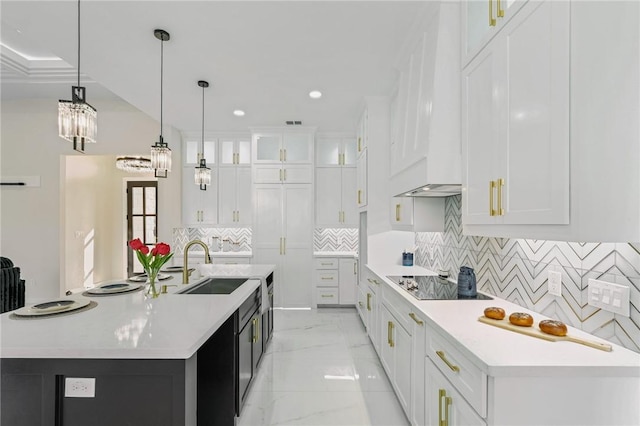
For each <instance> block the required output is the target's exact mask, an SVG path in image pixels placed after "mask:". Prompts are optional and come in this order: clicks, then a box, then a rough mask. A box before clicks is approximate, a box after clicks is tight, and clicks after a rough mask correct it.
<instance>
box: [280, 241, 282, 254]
mask: <svg viewBox="0 0 640 426" xmlns="http://www.w3.org/2000/svg"><path fill="white" fill-rule="evenodd" d="M280 255H281V256H282V237H281V238H280Z"/></svg>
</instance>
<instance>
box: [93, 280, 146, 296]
mask: <svg viewBox="0 0 640 426" xmlns="http://www.w3.org/2000/svg"><path fill="white" fill-rule="evenodd" d="M140 287H141V286H140V284H131V283H125V282H116V283H110V284H103V285H101V286H99V287H94V288H91V289H89V290H87V293H88V294H114V293H126V292H128V291H133V290H137V289H139V288H140Z"/></svg>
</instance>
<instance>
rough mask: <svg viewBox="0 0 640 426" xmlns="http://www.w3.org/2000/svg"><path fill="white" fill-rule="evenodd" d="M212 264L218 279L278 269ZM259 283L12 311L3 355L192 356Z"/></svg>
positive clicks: (0, 320) (3, 318)
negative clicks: (57, 309)
mask: <svg viewBox="0 0 640 426" xmlns="http://www.w3.org/2000/svg"><path fill="white" fill-rule="evenodd" d="M212 266H213V268H212V269H211V271H210V272H211V275H212V276H219V277H239V278H245V277H247V278H260V277H265V276H266V275H268V274H269V273H271V272H272V271H273V270H274V266H273V265H212ZM200 281H201V280H194V281H193V284H190V286H193V285H195V284H197V283H198V282H200ZM166 283H167V284H174V283H177V281H176V280H170V281H167V282H166ZM159 284H160V285H162V284H163V282H162V281H160V282H159ZM259 285H260V280H259V279H250V280H248V281H247V282H246V283H244V284H243V285H241V286H240V287H238V288H237V289H236V290H235V291H234V292H233V293H231V294H228V295H219V294H212V295H193V294H173V293H175V292H176V291H178V290H180V291H182V290H184V289H185V288H187V286H186V285H180V284H179V286H178V287H170V288H169V291H170V294H161V295H160V297H158V298H157V299H147V298H145V296H144V293H143V291H137V292H134V293H130V294H122V295H115V296H109V297H92V298H90V299H91V300H92V301H95V302H97V303H98V306H96V307H95V308H93V309H89V310H87V311H84V312H78V313H75V314H67V315H61V316H52V317H48V318H39V319H17V320H16V319H11V318H9V316H10V315H11V313H10V312H7V313H4V314H2V315H0V327H1V331H2V334H1V336H0V338H1V342H2V344H1V345H0V356H1V357H2V358H100V359H116V358H117V359H145V358H147V359H150V358H153V359H187V358H189V357H191V356H192V355H193V354H194V353H195V352H196V351H197V350H198V348H199V347H200V346H201V345H202V344H203V343H204V342H205V341H206V340H207V339H208V338H209V337H210V336H211V335H213V333H215V331H216V330H217V329H218V328H219V327H220V326H221V325H222V324H223V323H224V322H225V321H226V320H227V318H229V316H231V315H232V314H233V313H234V312H235V311H236V309H238V307H239V306H240V305H241V304H242V303H243V302H244V301H245V300H246V299H247V297H249V296H250V295H251V294H252V293H253V291H254V290H255V289H256V288H258V286H259ZM74 297H80V296H77V295H76V296H74Z"/></svg>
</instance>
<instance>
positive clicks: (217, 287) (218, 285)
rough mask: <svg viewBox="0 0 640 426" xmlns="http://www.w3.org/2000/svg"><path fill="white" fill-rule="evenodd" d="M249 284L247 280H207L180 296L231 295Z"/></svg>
mask: <svg viewBox="0 0 640 426" xmlns="http://www.w3.org/2000/svg"><path fill="white" fill-rule="evenodd" d="M245 282H247V278H207V279H206V280H204V281H202V282H201V283H199V284H196V285H195V286H193V287H191V288H189V289H187V290H185V291H181V292H179V294H231V293H233V291H234V290H235V289H237V288H238V287H240V286H241V285H242V284H244V283H245Z"/></svg>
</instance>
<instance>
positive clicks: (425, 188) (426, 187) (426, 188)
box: [422, 186, 431, 191]
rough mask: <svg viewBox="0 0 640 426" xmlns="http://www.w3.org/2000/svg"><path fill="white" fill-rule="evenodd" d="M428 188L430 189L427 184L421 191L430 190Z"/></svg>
mask: <svg viewBox="0 0 640 426" xmlns="http://www.w3.org/2000/svg"><path fill="white" fill-rule="evenodd" d="M430 189H431V188H429V187H428V186H425V187H424V188H422V190H423V191H428V190H430Z"/></svg>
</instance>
